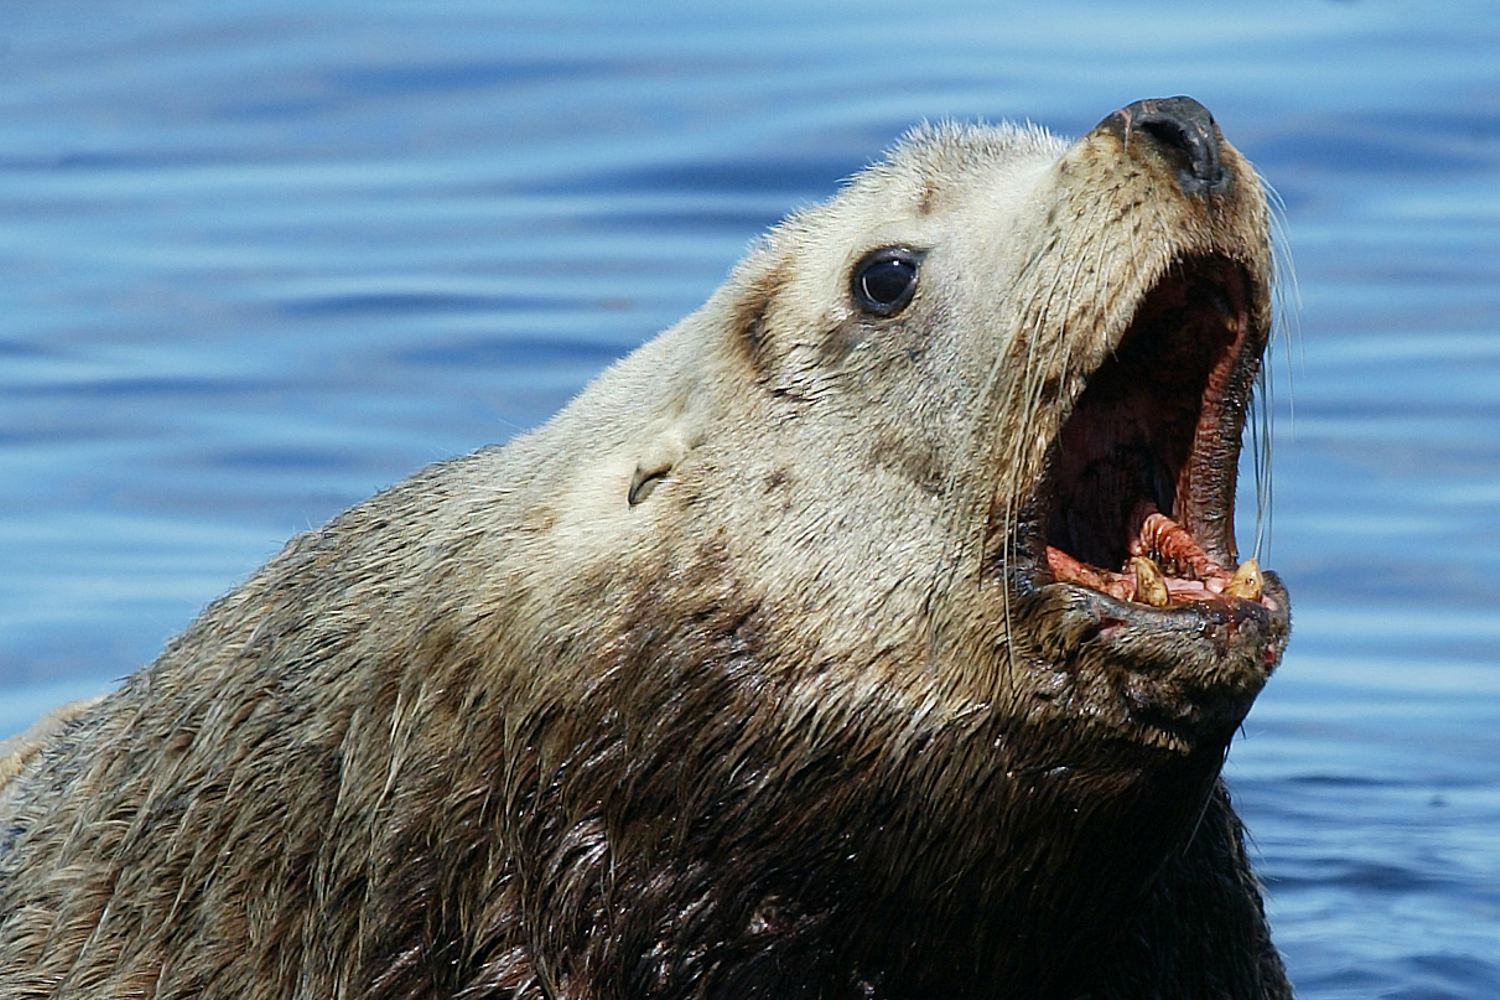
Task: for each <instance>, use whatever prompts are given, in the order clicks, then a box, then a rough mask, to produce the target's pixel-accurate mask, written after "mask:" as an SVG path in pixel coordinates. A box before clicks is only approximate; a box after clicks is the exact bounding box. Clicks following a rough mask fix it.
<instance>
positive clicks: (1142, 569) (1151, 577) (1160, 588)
mask: <svg viewBox="0 0 1500 1000" xmlns="http://www.w3.org/2000/svg"><path fill="white" fill-rule="evenodd" d="M1130 565H1131V568H1132V569H1134V570H1135V599H1136V600H1137V601H1140V602H1141V603H1142V604H1149V605H1151V606H1152V607H1153V608H1164V607H1166V606H1167V605H1168V604H1170V603H1172V595H1171V594H1170V593H1168V592H1167V579H1166V577H1164V576H1162V575H1161V570H1160V569H1159V568H1158V567H1157V565H1156V563H1154V562H1152V561H1151V560H1150V559H1147V558H1146V557H1145V556H1132V557H1131V559H1130Z"/></svg>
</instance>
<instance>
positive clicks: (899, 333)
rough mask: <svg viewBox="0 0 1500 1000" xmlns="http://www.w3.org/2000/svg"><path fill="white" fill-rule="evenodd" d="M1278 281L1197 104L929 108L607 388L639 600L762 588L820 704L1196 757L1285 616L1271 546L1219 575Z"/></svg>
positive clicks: (754, 593)
mask: <svg viewBox="0 0 1500 1000" xmlns="http://www.w3.org/2000/svg"><path fill="white" fill-rule="evenodd" d="M1270 288H1271V243H1270V237H1269V230H1268V215H1267V208H1266V200H1265V195H1264V193H1263V191H1262V189H1261V187H1260V184H1259V182H1258V179H1257V177H1256V174H1255V172H1254V170H1253V169H1252V168H1251V167H1250V165H1249V164H1248V163H1247V162H1246V160H1245V159H1244V158H1243V157H1242V156H1241V155H1240V154H1239V153H1238V152H1237V151H1236V150H1235V149H1234V147H1233V146H1231V145H1230V144H1229V143H1228V142H1226V141H1225V140H1224V139H1223V137H1222V136H1221V135H1220V133H1219V129H1218V126H1217V124H1216V123H1215V122H1214V120H1213V119H1212V118H1211V117H1210V116H1209V115H1208V112H1207V111H1206V110H1205V109H1203V108H1202V106H1201V105H1198V104H1197V103H1196V102H1193V101H1191V100H1190V99H1186V98H1172V99H1167V100H1159V101H1145V102H1138V103H1137V104H1133V105H1131V106H1129V107H1127V108H1124V109H1122V110H1121V111H1119V112H1116V113H1115V114H1112V115H1110V116H1109V117H1108V118H1106V119H1105V120H1104V121H1103V122H1101V123H1100V124H1099V125H1098V126H1097V127H1096V128H1094V129H1093V130H1092V131H1091V132H1089V133H1088V134H1087V135H1086V136H1084V137H1083V138H1082V139H1081V140H1079V141H1078V142H1076V143H1073V144H1071V145H1069V144H1066V143H1064V142H1062V141H1059V140H1058V139H1055V138H1053V137H1051V136H1050V135H1048V134H1046V133H1045V132H1043V131H1041V130H1040V129H1036V128H1026V127H1015V126H1000V127H995V128H983V127H963V126H956V125H941V126H937V127H924V128H919V129H918V130H916V131H915V132H913V133H912V134H911V135H909V136H908V137H907V138H906V139H905V141H903V142H902V143H901V144H900V145H899V146H898V147H897V148H896V149H895V150H894V152H893V153H892V154H891V155H890V157H889V158H888V159H887V160H886V161H885V162H883V163H880V164H878V165H876V166H873V167H871V168H869V169H867V170H865V171H864V172H862V173H860V174H858V175H857V176H855V177H854V178H853V180H852V181H851V182H850V183H849V184H848V185H847V186H846V187H845V189H844V190H843V191H841V192H840V193H839V194H838V196H837V197H835V198H833V199H832V200H831V201H829V202H828V203H826V204H824V205H821V206H818V207H815V208H811V209H808V210H805V211H802V212H800V213H798V214H796V215H794V216H793V217H791V218H790V219H789V220H787V221H786V222H785V223H783V224H782V225H781V226H779V227H778V228H777V229H776V230H775V231H773V232H772V233H771V234H770V235H769V236H768V237H767V238H766V239H765V240H764V241H763V242H762V243H761V244H760V245H759V246H758V247H756V248H755V249H754V251H753V252H752V253H751V255H750V256H749V258H748V259H747V260H746V261H745V262H744V263H743V264H742V265H741V266H740V267H739V268H738V269H737V270H736V271H735V272H734V274H733V275H732V277H731V278H730V280H729V282H728V283H727V284H726V286H725V287H724V288H723V289H721V290H720V292H719V293H718V294H716V295H715V296H714V298H713V299H712V300H711V301H710V302H709V303H708V304H707V305H706V306H705V307H704V309H703V310H701V311H700V312H699V313H697V314H695V315H694V316H693V317H690V318H689V319H688V320H686V321H684V323H683V324H681V325H680V326H679V327H677V328H675V329H673V330H672V331H669V332H668V333H667V334H666V335H664V336H663V338H661V340H660V341H658V342H657V343H656V344H653V345H651V346H649V347H648V348H647V349H646V350H645V352H643V355H638V356H637V358H635V359H632V361H631V362H627V363H626V366H625V367H626V368H634V367H639V366H641V365H645V364H649V365H650V366H651V367H652V368H653V369H654V371H653V372H652V381H653V382H654V383H655V384H654V385H652V386H651V387H649V388H646V387H642V388H639V389H636V390H634V392H633V394H634V397H635V398H634V399H632V400H623V399H621V398H620V397H621V396H622V393H620V392H619V391H618V390H612V391H611V401H612V402H614V403H616V404H622V405H623V404H624V403H626V402H634V403H637V404H639V405H638V407H637V409H636V410H635V411H634V412H635V413H636V414H637V423H636V429H638V430H640V431H641V432H642V434H641V437H642V438H643V439H644V440H640V441H638V442H637V441H632V442H631V448H628V449H626V452H625V454H626V455H627V456H628V457H627V458H626V460H624V461H623V462H621V463H620V465H619V466H618V467H617V468H615V469H612V470H611V478H612V479H613V485H612V486H608V487H601V492H602V493H603V494H604V497H605V501H606V502H607V504H608V506H609V508H610V510H611V511H612V514H611V516H612V518H614V519H615V521H616V523H617V524H618V525H619V527H620V529H621V532H622V534H623V536H624V538H623V540H624V544H623V545H622V546H620V547H619V548H617V549H616V550H615V551H616V553H617V557H616V561H614V562H612V563H611V567H612V570H614V571H617V573H618V575H623V576H630V575H631V568H632V567H634V572H635V574H636V575H637V576H638V577H639V578H640V579H643V580H650V581H651V587H650V591H651V593H650V601H649V602H643V599H641V600H637V599H636V598H631V600H635V601H636V604H637V605H638V606H640V607H644V606H646V603H649V604H650V606H651V607H652V608H653V609H654V610H653V613H654V614H657V615H659V616H660V618H661V620H672V619H674V618H680V617H681V616H682V612H683V610H684V608H685V607H686V606H687V605H692V604H694V603H695V602H696V601H697V600H699V599H701V596H702V594H703V593H704V592H705V591H712V592H714V593H715V594H717V595H718V596H720V597H724V598H725V600H726V601H727V600H728V599H729V595H730V594H732V595H733V598H734V601H733V603H736V604H737V605H738V606H740V607H741V608H745V609H748V608H752V607H753V608H754V609H755V613H754V614H753V615H752V617H753V618H755V620H756V621H757V623H758V624H757V627H756V628H755V630H754V631H755V633H756V634H757V635H758V636H759V637H761V638H762V639H766V640H768V641H766V642H765V643H764V644H763V645H761V646H760V647H759V648H758V649H757V650H756V652H755V653H754V658H755V659H756V662H758V663H759V664H760V665H761V669H763V670H765V671H768V672H769V674H770V675H772V676H785V677H787V678H794V679H795V680H794V681H793V682H791V683H792V689H793V690H795V689H797V688H799V687H800V688H804V689H807V690H805V691H804V696H805V697H807V698H808V699H810V701H817V700H818V699H820V698H821V697H822V695H821V694H818V693H815V692H814V691H813V689H818V690H820V691H821V690H822V689H823V688H824V687H825V686H827V685H830V684H831V685H852V686H853V687H854V688H856V689H868V692H878V693H868V692H867V695H862V696H861V697H866V696H868V697H870V698H874V699H875V700H881V699H890V700H892V701H893V702H894V703H897V704H904V705H905V706H906V708H907V709H908V710H914V709H915V708H916V707H917V706H925V707H926V708H927V709H928V710H936V709H935V706H944V707H945V708H946V710H947V712H949V713H959V714H962V713H965V712H976V711H982V712H983V713H986V714H991V715H993V714H997V713H998V714H1001V715H1005V716H1009V717H1013V718H1014V719H1015V720H1016V724H1017V727H1018V728H1017V731H1020V730H1036V729H1037V728H1038V727H1040V728H1041V729H1044V730H1046V731H1047V732H1048V733H1049V734H1050V735H1049V736H1048V737H1047V740H1046V741H1042V740H1037V741H1033V742H1034V743H1035V744H1036V745H1038V752H1039V753H1041V754H1042V756H1043V757H1044V758H1052V759H1055V758H1056V756H1057V755H1059V754H1060V755H1061V756H1062V757H1069V756H1070V755H1071V756H1074V757H1076V756H1077V755H1079V754H1082V755H1083V757H1084V758H1085V759H1087V758H1091V757H1093V756H1094V755H1095V753H1096V752H1097V753H1098V754H1103V755H1105V756H1106V757H1107V759H1108V760H1110V761H1113V762H1114V763H1116V764H1122V762H1130V764H1129V766H1134V763H1135V762H1136V758H1135V757H1134V756H1133V754H1134V753H1135V752H1136V751H1139V752H1140V753H1142V754H1144V755H1145V758H1151V757H1152V756H1154V755H1156V754H1161V753H1166V754H1193V753H1196V752H1198V751H1202V750H1205V749H1207V750H1209V752H1210V753H1211V755H1217V754H1219V753H1221V752H1222V749H1223V747H1224V745H1225V744H1226V742H1227V740H1228V738H1229V736H1230V735H1231V734H1232V732H1233V730H1234V728H1235V726H1237V725H1238V723H1239V721H1240V719H1241V718H1242V717H1243V715H1244V713H1245V711H1246V710H1247V709H1248V708H1249V705H1250V703H1251V701H1252V699H1253V698H1254V696H1255V695H1256V693H1257V692H1258V691H1259V689H1260V688H1261V686H1262V684H1263V683H1264V682H1265V680H1266V678H1267V676H1268V674H1269V673H1270V670H1271V669H1272V667H1273V666H1274V664H1275V663H1276V661H1277V659H1278V657H1279V655H1280V652H1281V649H1282V646H1283V643H1284V640H1285V637H1286V634H1287V627H1288V603H1287V599H1286V595H1285V593H1284V591H1283V589H1282V587H1281V585H1280V583H1279V581H1278V580H1277V579H1276V577H1275V576H1274V575H1273V574H1264V575H1262V574H1260V573H1259V571H1258V568H1257V567H1255V566H1254V564H1250V565H1247V566H1246V567H1244V568H1243V570H1241V571H1240V572H1239V573H1238V575H1235V571H1236V569H1237V567H1238V559H1237V554H1236V548H1235V539H1234V518H1233V508H1234V493H1235V490H1234V487H1235V477H1236V465H1237V461H1238V457H1239V452H1240V441H1241V436H1242V431H1243V429H1244V425H1245V413H1246V409H1247V406H1248V405H1249V402H1250V398H1251V394H1252V389H1253V386H1254V383H1255V380H1256V376H1257V373H1258V371H1259V365H1260V359H1261V354H1262V350H1263V348H1264V346H1265V344H1266V340H1267V336H1268V332H1269V328H1270V320H1271V308H1270V305H1269V302H1270ZM642 357H645V358H649V361H643V360H642ZM616 374H618V373H616ZM632 380H641V381H644V379H643V378H642V377H641V376H639V375H633V376H632ZM611 419H615V415H613V414H612V415H611ZM629 459H634V461H631V460H629ZM625 465H628V466H630V468H629V469H628V470H627V469H625V468H624V467H623V466H625ZM710 564H712V566H711V567H710ZM688 565H692V566H694V567H696V570H695V572H693V573H688V572H687V571H686V569H685V567H687V566H688ZM674 568H676V569H677V570H678V571H679V572H681V573H682V576H681V577H680V578H679V577H673V576H671V571H672V570H673V569H674ZM678 579H680V580H681V581H682V586H681V587H680V588H679V590H680V593H678V594H677V595H676V596H673V593H672V586H671V581H674V580H678ZM709 580H713V581H717V585H716V586H717V588H719V589H716V588H715V587H712V586H708V585H706V583H705V581H709ZM603 589H604V590H608V588H607V587H606V588H603ZM595 592H596V593H597V592H598V590H597V589H596V590H595ZM622 593H623V592H622ZM682 601H685V602H686V605H684V604H682V603H680V602H682ZM772 635H774V636H775V639H774V641H769V640H770V637H771V636H772ZM1021 742H1026V741H1021ZM1062 746H1067V747H1069V749H1068V750H1067V751H1066V752H1064V751H1062V750H1060V747H1062ZM1091 748H1093V749H1091ZM1122 748H1130V752H1129V753H1126V754H1125V755H1124V756H1123V757H1122V756H1121V751H1122Z"/></svg>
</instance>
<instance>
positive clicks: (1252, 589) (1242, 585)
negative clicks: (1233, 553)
mask: <svg viewBox="0 0 1500 1000" xmlns="http://www.w3.org/2000/svg"><path fill="white" fill-rule="evenodd" d="M1265 592H1266V578H1265V577H1263V576H1261V575H1260V563H1258V562H1256V561H1255V560H1254V559H1246V560H1245V561H1244V562H1242V563H1240V568H1239V569H1237V570H1235V571H1234V576H1231V577H1230V578H1229V582H1228V583H1226V584H1225V585H1224V593H1226V594H1228V595H1229V596H1230V597H1238V598H1240V599H1242V600H1246V601H1258V600H1260V595H1262V594H1264V593H1265Z"/></svg>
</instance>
